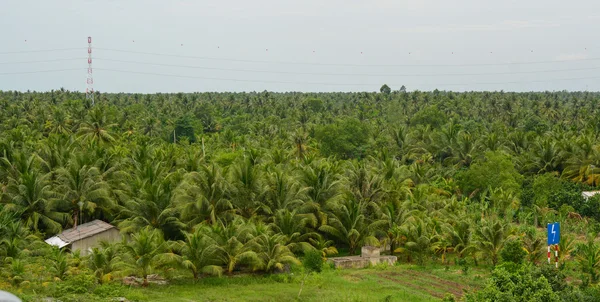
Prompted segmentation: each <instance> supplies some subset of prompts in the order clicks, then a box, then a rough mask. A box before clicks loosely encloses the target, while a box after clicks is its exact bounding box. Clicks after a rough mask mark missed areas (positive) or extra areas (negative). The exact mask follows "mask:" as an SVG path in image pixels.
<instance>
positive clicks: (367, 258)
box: [328, 246, 398, 268]
mask: <svg viewBox="0 0 600 302" xmlns="http://www.w3.org/2000/svg"><path fill="white" fill-rule="evenodd" d="M397 260H398V257H396V256H381V253H380V249H379V248H378V247H374V246H363V247H362V248H361V250H360V256H347V257H334V258H330V259H329V260H328V261H330V262H332V263H333V265H334V266H335V268H365V267H368V266H370V265H377V264H380V263H386V264H388V265H394V263H396V261H397Z"/></svg>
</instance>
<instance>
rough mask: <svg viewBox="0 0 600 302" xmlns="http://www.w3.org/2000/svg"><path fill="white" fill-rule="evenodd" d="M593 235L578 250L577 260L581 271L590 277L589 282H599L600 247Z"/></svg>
mask: <svg viewBox="0 0 600 302" xmlns="http://www.w3.org/2000/svg"><path fill="white" fill-rule="evenodd" d="M594 237H595V236H593V235H589V236H588V239H587V242H586V243H580V244H578V245H577V249H576V255H577V256H576V259H577V263H578V264H579V267H580V269H581V271H582V272H583V273H584V274H587V275H589V276H590V277H589V282H590V283H595V282H596V281H598V269H600V247H599V246H598V244H597V243H596V242H595V241H594Z"/></svg>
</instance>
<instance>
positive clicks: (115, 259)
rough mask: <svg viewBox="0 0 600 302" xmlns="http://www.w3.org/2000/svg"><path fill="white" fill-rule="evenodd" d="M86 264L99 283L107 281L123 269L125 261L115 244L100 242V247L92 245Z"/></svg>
mask: <svg viewBox="0 0 600 302" xmlns="http://www.w3.org/2000/svg"><path fill="white" fill-rule="evenodd" d="M87 266H88V268H90V269H91V270H92V271H93V272H94V276H96V281H98V283H99V284H103V283H105V282H109V281H111V280H113V279H114V277H116V276H118V275H120V274H121V272H123V271H124V269H123V268H124V267H125V263H124V262H123V260H122V259H121V255H120V254H119V248H118V246H117V245H116V244H110V243H108V242H106V241H101V242H100V247H92V249H91V251H90V254H89V256H88V261H87Z"/></svg>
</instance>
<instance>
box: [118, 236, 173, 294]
mask: <svg viewBox="0 0 600 302" xmlns="http://www.w3.org/2000/svg"><path fill="white" fill-rule="evenodd" d="M124 238H125V237H124ZM123 240H124V241H123V242H122V243H121V249H122V251H123V253H124V254H125V255H126V256H128V257H127V259H125V261H127V262H128V263H129V265H130V266H131V268H132V269H133V270H134V271H135V272H136V273H137V274H138V275H140V276H141V277H142V279H143V283H142V286H144V287H147V286H148V275H149V274H150V273H151V272H152V271H153V270H154V269H155V268H156V267H160V266H162V265H165V264H166V263H169V262H170V261H172V254H169V253H167V245H166V243H165V241H164V239H163V235H162V234H161V232H160V231H159V230H157V229H153V228H151V227H149V226H147V227H144V228H142V229H140V230H139V231H138V232H136V233H133V234H131V240H129V241H126V240H125V239H123Z"/></svg>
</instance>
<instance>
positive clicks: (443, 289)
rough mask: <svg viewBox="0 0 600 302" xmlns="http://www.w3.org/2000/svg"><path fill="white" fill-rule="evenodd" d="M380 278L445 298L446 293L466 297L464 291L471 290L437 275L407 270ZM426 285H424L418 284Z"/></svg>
mask: <svg viewBox="0 0 600 302" xmlns="http://www.w3.org/2000/svg"><path fill="white" fill-rule="evenodd" d="M379 276H380V277H382V278H384V279H387V280H390V281H393V282H395V283H399V284H402V285H405V286H409V287H413V288H416V289H418V290H420V291H424V292H427V293H428V294H430V295H432V296H434V297H437V298H443V296H444V295H445V294H446V293H451V294H453V295H454V296H456V297H457V298H460V297H462V296H463V295H464V290H465V289H468V288H470V287H469V286H468V285H465V284H461V283H458V282H454V281H450V280H446V279H443V278H440V277H438V276H436V275H432V274H429V273H423V272H419V271H412V270H405V271H402V272H401V273H400V272H389V273H381V274H379ZM417 283H424V284H417Z"/></svg>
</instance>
